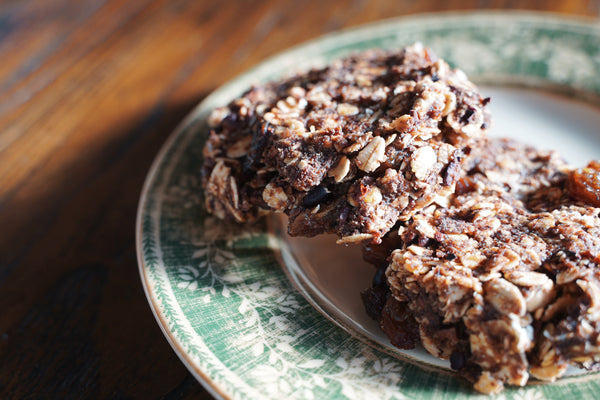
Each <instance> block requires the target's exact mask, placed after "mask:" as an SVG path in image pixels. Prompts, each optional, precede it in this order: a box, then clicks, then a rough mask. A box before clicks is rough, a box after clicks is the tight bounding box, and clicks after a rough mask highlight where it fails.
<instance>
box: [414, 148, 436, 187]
mask: <svg viewBox="0 0 600 400" xmlns="http://www.w3.org/2000/svg"><path fill="white" fill-rule="evenodd" d="M436 162H437V155H436V154H435V150H433V149H432V148H431V147H429V146H425V147H421V148H419V149H417V150H415V152H414V154H413V159H412V161H411V162H410V167H411V168H412V171H413V172H414V174H415V176H416V177H417V179H419V180H423V179H425V178H426V177H427V173H428V172H429V170H430V169H431V168H432V167H433V166H434V165H435V163H436Z"/></svg>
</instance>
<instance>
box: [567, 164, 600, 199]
mask: <svg viewBox="0 0 600 400" xmlns="http://www.w3.org/2000/svg"><path fill="white" fill-rule="evenodd" d="M568 189H569V194H570V195H571V197H573V198H574V199H575V200H578V201H582V202H584V203H587V204H589V205H592V206H594V207H600V162H598V161H591V162H590V163H589V164H588V165H587V166H586V167H585V168H580V169H577V170H575V171H573V172H571V174H570V175H569V180H568Z"/></svg>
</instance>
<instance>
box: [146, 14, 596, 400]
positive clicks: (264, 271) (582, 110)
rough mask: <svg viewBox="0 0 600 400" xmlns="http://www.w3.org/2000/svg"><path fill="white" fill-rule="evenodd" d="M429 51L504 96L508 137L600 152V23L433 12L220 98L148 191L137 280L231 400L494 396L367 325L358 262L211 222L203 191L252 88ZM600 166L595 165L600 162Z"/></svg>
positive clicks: (178, 348) (331, 41)
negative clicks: (205, 164)
mask: <svg viewBox="0 0 600 400" xmlns="http://www.w3.org/2000/svg"><path fill="white" fill-rule="evenodd" d="M416 41H420V42H422V43H424V44H425V45H427V46H429V47H431V48H433V50H434V51H435V52H436V53H437V54H438V56H440V57H442V58H444V59H446V60H447V61H449V62H450V63H451V64H453V65H455V66H459V67H460V68H461V69H463V70H465V72H467V74H468V75H469V76H470V78H471V79H473V80H474V81H475V82H478V83H479V84H482V85H484V86H483V89H482V90H483V91H484V92H487V93H491V95H492V98H493V104H494V107H495V108H494V109H493V112H494V115H495V120H496V130H497V131H499V132H500V133H502V134H504V135H509V136H516V137H520V138H521V139H523V140H526V141H530V142H535V143H538V144H540V143H541V145H542V146H543V147H552V148H560V149H561V151H563V152H564V154H565V155H566V156H567V158H569V159H570V160H572V161H574V162H579V163H583V162H584V160H587V159H589V158H593V157H594V156H595V155H597V154H600V153H599V152H600V135H598V126H600V112H599V110H600V108H598V105H599V104H600V103H599V102H598V98H600V24H598V23H597V22H595V23H593V22H591V21H582V20H575V19H564V18H559V17H557V16H555V15H540V14H528V13H463V14H436V15H427V16H419V17H409V18H403V19H396V20H389V21H384V22H382V23H378V24H372V25H368V26H364V27H360V28H357V29H352V30H347V31H342V32H339V33H335V34H332V35H328V36H325V37H323V38H321V39H318V40H315V41H312V42H309V43H307V44H305V45H301V46H299V47H296V48H294V49H291V50H289V51H287V52H285V53H282V54H281V55H279V56H276V57H274V58H271V59H270V60H267V61H266V62H264V63H262V64H260V65H259V66H257V67H256V68H254V69H253V70H251V71H249V72H247V73H245V74H243V75H242V76H240V77H238V78H237V79H235V80H234V81H232V82H230V83H229V84H227V85H225V86H223V87H221V88H220V89H219V90H217V91H216V92H214V93H213V94H212V95H210V96H209V97H207V98H206V99H205V100H204V101H203V102H202V104H200V105H199V106H198V107H197V108H196V109H195V110H194V111H193V112H192V113H191V115H190V116H189V117H188V118H187V119H186V120H185V121H183V123H182V124H181V125H180V126H179V127H178V129H177V130H176V131H175V133H174V134H173V135H172V137H171V138H170V139H169V141H168V142H167V143H166V144H165V146H164V147H163V149H162V151H161V152H160V154H159V155H158V157H157V158H156V160H155V162H154V164H153V166H152V168H151V170H150V172H149V174H148V177H147V179H146V183H145V186H144V190H143V194H142V196H141V200H140V204H139V209H138V218H137V227H136V233H137V249H138V262H139V267H140V274H141V278H142V282H143V285H144V288H145V290H146V295H147V297H148V301H149V303H150V306H151V308H152V310H153V312H154V314H155V316H156V319H157V321H158V323H159V325H160V327H161V328H162V330H163V332H164V334H165V336H166V338H167V340H168V341H169V343H170V344H171V346H173V349H174V350H175V352H176V353H177V355H178V356H179V357H180V358H181V360H182V362H183V363H184V364H185V365H186V366H187V368H188V369H189V370H190V371H191V373H192V374H194V376H195V377H196V378H197V379H198V380H199V381H200V382H201V383H202V384H203V385H204V386H205V387H206V388H207V389H208V390H209V391H210V392H211V393H212V394H213V395H214V396H215V397H218V398H224V399H252V400H258V399H273V400H280V399H282V398H285V399H289V400H292V399H430V398H436V399H438V398H439V399H461V398H488V397H487V396H482V395H479V394H477V393H475V392H474V391H473V389H472V388H471V387H470V386H469V385H468V384H466V383H464V382H463V381H462V380H461V379H459V378H457V377H456V376H455V375H454V374H453V373H452V371H450V369H449V368H448V366H447V364H445V363H443V362H439V361H438V360H435V359H433V358H432V357H430V356H428V355H427V354H425V353H424V352H423V351H422V350H419V349H417V350H415V351H413V352H401V351H399V350H397V349H394V348H393V347H392V346H390V345H389V343H388V341H387V339H386V338H385V337H384V336H383V335H381V333H380V332H379V331H378V329H377V327H376V326H375V324H374V323H372V322H371V321H369V320H368V318H366V316H365V314H364V312H363V311H362V308H361V306H360V300H359V296H358V292H359V291H360V290H361V289H362V288H364V287H366V286H368V285H369V281H370V275H371V273H372V271H371V270H370V269H369V268H368V267H365V265H364V264H363V263H361V262H359V261H358V260H360V255H359V253H357V252H356V249H351V248H344V247H341V246H334V245H332V244H331V243H332V241H331V240H330V239H329V238H327V237H323V238H313V239H310V240H307V239H293V240H292V239H290V238H287V237H286V235H285V234H284V233H282V232H283V230H282V223H281V221H280V220H278V219H273V220H270V221H269V222H270V223H269V224H267V222H266V221H262V222H260V223H257V224H253V225H235V224H229V223H225V222H222V221H219V220H217V219H215V218H213V217H211V216H210V215H208V214H207V213H206V211H205V209H204V206H203V199H202V190H201V185H200V169H201V165H202V146H203V143H204V140H205V138H206V135H207V131H208V128H207V125H206V123H205V120H206V117H207V115H208V113H209V112H210V110H212V109H213V108H214V107H216V106H219V105H224V104H226V103H228V102H229V100H230V99H232V98H234V97H235V96H237V95H239V94H241V93H242V92H243V91H244V90H245V89H246V88H248V87H249V86H250V85H251V84H253V83H256V82H261V81H265V80H267V79H273V78H275V77H277V76H280V75H286V74H289V73H291V72H293V71H297V70H305V69H307V68H309V67H312V66H318V65H322V64H324V63H326V62H328V61H330V60H332V59H334V58H338V57H341V56H344V55H346V54H348V53H350V52H354V51H359V50H364V49H367V48H371V47H382V48H398V47H401V46H404V45H407V44H411V43H414V42H416ZM596 158H597V156H596ZM598 393H600V375H598V374H595V373H584V372H582V371H579V370H573V371H571V372H570V374H569V376H567V377H565V378H562V379H560V380H559V381H557V382H555V383H551V384H541V383H539V382H535V381H533V382H531V383H530V385H528V386H526V387H523V388H507V389H506V390H505V391H504V392H503V393H502V394H500V395H498V396H496V398H502V399H504V398H506V399H531V400H534V399H535V400H537V399H550V398H563V397H568V396H571V397H573V398H594V397H596V396H597V395H598Z"/></svg>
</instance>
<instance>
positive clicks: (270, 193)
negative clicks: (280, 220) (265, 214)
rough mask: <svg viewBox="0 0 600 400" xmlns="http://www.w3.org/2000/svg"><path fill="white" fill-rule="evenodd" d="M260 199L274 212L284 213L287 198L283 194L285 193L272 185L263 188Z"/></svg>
mask: <svg viewBox="0 0 600 400" xmlns="http://www.w3.org/2000/svg"><path fill="white" fill-rule="evenodd" d="M262 198H263V200H264V201H265V203H267V205H268V206H269V207H271V208H272V209H274V210H275V211H284V210H285V208H286V206H287V203H288V197H287V195H286V194H285V191H284V190H283V189H282V188H280V187H279V186H277V185H275V184H273V183H269V184H268V185H267V186H265V190H263V193H262Z"/></svg>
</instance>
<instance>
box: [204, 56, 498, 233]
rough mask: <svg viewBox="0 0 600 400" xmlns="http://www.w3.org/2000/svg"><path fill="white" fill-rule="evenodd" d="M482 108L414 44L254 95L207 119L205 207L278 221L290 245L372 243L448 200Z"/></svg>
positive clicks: (455, 76) (476, 134)
mask: <svg viewBox="0 0 600 400" xmlns="http://www.w3.org/2000/svg"><path fill="white" fill-rule="evenodd" d="M487 102H488V100H487V99H484V98H483V97H481V96H480V95H479V93H478V92H477V89H476V87H475V86H474V85H473V84H472V83H470V82H469V81H468V80H467V78H466V76H465V75H464V74H463V73H462V72H461V71H459V70H452V69H450V68H449V67H448V65H447V64H446V63H445V62H444V61H442V60H438V59H436V58H435V56H434V55H433V54H432V53H431V51H429V50H428V49H427V48H424V47H422V46H421V45H413V46H411V47H408V48H405V49H403V50H401V51H399V52H384V51H377V50H372V51H368V52H365V53H361V54H358V55H355V56H352V57H349V58H346V59H343V60H339V61H336V62H334V63H333V64H332V65H330V66H329V67H327V68H324V69H320V70H312V71H310V72H308V73H306V74H302V75H297V76H294V77H291V78H288V79H286V80H284V81H281V82H275V83H270V84H266V85H262V86H257V87H254V88H252V89H251V90H249V91H248V92H247V93H246V94H244V95H243V96H241V97H240V98H238V99H236V100H234V101H232V102H231V103H230V104H229V105H228V106H227V107H223V108H220V109H217V110H215V111H214V112H213V114H212V115H211V117H210V119H209V124H210V125H211V127H212V130H211V134H210V137H209V140H208V142H207V144H206V147H205V151H204V156H205V163H204V171H203V172H204V183H205V192H206V204H207V208H208V210H209V211H211V212H212V213H214V214H215V215H217V216H219V217H221V218H233V219H235V220H237V221H240V222H243V221H247V220H252V219H255V218H256V217H258V216H260V215H262V214H264V213H266V212H282V213H286V214H288V215H289V216H290V225H289V232H290V234H292V235H301V236H314V235H317V234H320V233H326V232H327V233H337V234H338V235H339V236H340V238H341V239H340V241H341V242H361V241H371V242H378V241H380V239H381V237H382V236H383V235H384V234H385V233H386V232H388V231H389V230H390V229H391V228H392V226H394V224H396V222H397V221H399V220H407V219H409V218H410V217H411V216H412V215H413V214H414V213H415V212H417V211H419V210H421V209H423V208H424V207H426V206H427V205H429V204H431V203H432V202H434V201H438V200H439V201H443V199H444V198H446V197H447V196H448V195H449V194H451V193H452V192H453V191H454V187H455V184H456V181H457V179H458V177H459V175H460V173H461V169H462V163H463V160H464V158H465V154H466V153H468V152H469V151H470V147H471V146H473V145H475V143H476V142H477V141H478V140H480V138H481V137H482V136H483V130H484V129H485V128H486V126H487V124H488V119H489V118H488V114H487V111H486V109H485V105H486V104H487Z"/></svg>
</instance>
